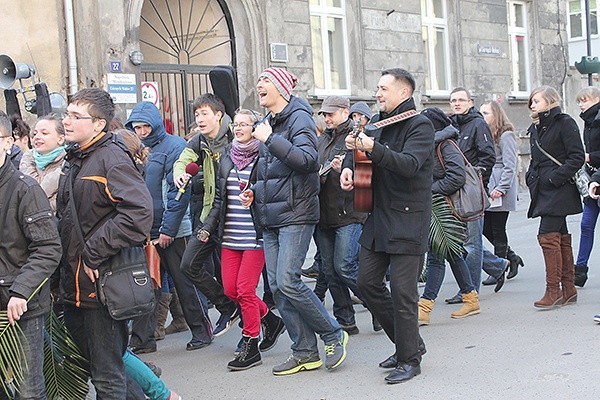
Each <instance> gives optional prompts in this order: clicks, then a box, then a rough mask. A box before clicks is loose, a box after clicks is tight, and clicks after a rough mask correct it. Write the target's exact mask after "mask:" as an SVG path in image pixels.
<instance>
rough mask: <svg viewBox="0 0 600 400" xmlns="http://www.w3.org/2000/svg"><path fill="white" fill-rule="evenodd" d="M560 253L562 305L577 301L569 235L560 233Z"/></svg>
mask: <svg viewBox="0 0 600 400" xmlns="http://www.w3.org/2000/svg"><path fill="white" fill-rule="evenodd" d="M560 254H561V256H562V275H561V278H560V283H561V286H562V298H563V300H562V301H563V302H562V304H563V305H566V304H575V303H577V289H576V288H575V263H574V262H573V247H572V246H571V235H569V234H567V235H561V237H560Z"/></svg>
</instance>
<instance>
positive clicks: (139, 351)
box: [130, 343, 156, 354]
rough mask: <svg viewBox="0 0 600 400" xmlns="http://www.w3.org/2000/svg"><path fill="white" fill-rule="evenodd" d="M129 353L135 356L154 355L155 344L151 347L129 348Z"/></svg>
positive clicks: (149, 345)
mask: <svg viewBox="0 0 600 400" xmlns="http://www.w3.org/2000/svg"><path fill="white" fill-rule="evenodd" d="M130 349H131V351H132V352H133V353H135V354H148V353H155V352H156V343H155V344H153V345H151V344H148V345H145V346H143V345H140V346H131V347H130Z"/></svg>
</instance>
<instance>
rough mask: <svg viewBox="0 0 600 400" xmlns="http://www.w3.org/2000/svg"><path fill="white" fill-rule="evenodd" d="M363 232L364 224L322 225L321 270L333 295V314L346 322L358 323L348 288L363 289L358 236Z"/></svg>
mask: <svg viewBox="0 0 600 400" xmlns="http://www.w3.org/2000/svg"><path fill="white" fill-rule="evenodd" d="M361 232H362V225H361V224H350V225H346V226H340V227H338V228H330V229H319V235H318V237H319V248H320V249H321V271H323V273H324V274H325V279H326V280H327V283H328V284H329V292H330V293H331V297H332V298H333V315H334V316H335V318H336V319H337V320H338V322H339V323H340V324H343V325H355V324H356V320H355V318H354V304H353V302H352V298H351V297H350V292H349V291H348V289H350V290H352V291H353V292H354V293H356V294H359V293H360V292H359V290H358V285H357V284H356V280H357V279H358V252H359V250H360V245H359V244H358V238H359V237H360V234H361ZM359 297H360V296H359Z"/></svg>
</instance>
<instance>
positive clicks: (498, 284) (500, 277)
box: [494, 262, 510, 293]
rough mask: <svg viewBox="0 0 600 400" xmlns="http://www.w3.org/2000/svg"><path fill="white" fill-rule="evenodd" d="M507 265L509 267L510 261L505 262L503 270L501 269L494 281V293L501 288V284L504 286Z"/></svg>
mask: <svg viewBox="0 0 600 400" xmlns="http://www.w3.org/2000/svg"><path fill="white" fill-rule="evenodd" d="M508 267H510V262H509V263H508V264H506V268H504V271H502V274H501V275H500V276H499V277H498V280H497V281H496V287H494V293H498V292H499V291H500V289H502V286H504V281H505V276H504V275H505V274H506V270H507V269H508Z"/></svg>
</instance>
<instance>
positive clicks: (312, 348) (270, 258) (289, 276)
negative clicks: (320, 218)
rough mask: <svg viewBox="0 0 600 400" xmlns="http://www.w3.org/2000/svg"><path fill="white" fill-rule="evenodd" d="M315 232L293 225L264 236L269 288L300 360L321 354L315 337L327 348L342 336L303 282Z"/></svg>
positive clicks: (267, 231) (265, 233) (270, 230)
mask: <svg viewBox="0 0 600 400" xmlns="http://www.w3.org/2000/svg"><path fill="white" fill-rule="evenodd" d="M313 230H314V225H289V226H284V227H281V228H273V229H265V231H264V233H263V239H264V249H265V262H266V264H267V272H268V275H269V285H270V286H271V291H272V292H273V298H274V299H275V304H276V305H277V310H279V313H280V314H281V318H282V319H283V322H284V323H285V326H286V328H287V331H288V334H289V335H290V339H292V342H293V343H292V352H293V354H294V356H296V357H298V358H305V357H309V356H311V355H315V354H319V350H318V348H317V338H316V336H315V333H316V334H318V335H319V336H320V337H321V339H322V340H323V341H324V342H325V344H327V345H329V344H333V343H335V342H337V341H338V340H339V339H340V336H341V327H340V325H339V324H338V323H337V321H336V320H335V319H333V318H332V317H331V316H330V315H329V314H328V313H327V310H325V306H323V303H321V301H320V300H319V298H318V297H317V296H316V295H315V294H314V292H313V291H312V290H310V289H309V288H308V286H306V284H305V283H304V282H303V281H302V279H301V275H300V273H301V270H302V264H303V263H304V259H305V258H306V253H307V251H308V246H309V244H310V238H311V236H312V233H313Z"/></svg>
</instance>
